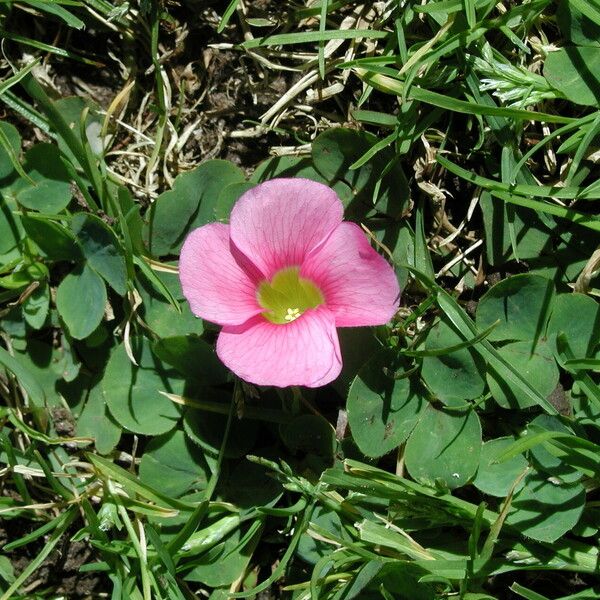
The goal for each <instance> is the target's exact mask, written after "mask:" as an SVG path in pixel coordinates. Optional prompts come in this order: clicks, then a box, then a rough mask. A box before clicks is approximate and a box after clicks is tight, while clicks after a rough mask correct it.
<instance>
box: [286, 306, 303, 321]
mask: <svg viewBox="0 0 600 600" xmlns="http://www.w3.org/2000/svg"><path fill="white" fill-rule="evenodd" d="M301 314H302V313H301V312H300V309H299V308H288V309H287V314H286V315H285V316H284V317H283V318H284V319H285V320H286V321H288V322H290V323H291V322H292V321H295V320H296V319H297V318H298V317H299V316H300V315H301Z"/></svg>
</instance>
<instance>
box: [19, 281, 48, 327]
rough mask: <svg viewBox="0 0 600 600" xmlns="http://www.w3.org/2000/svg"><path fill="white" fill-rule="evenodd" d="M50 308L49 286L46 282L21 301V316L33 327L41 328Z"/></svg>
mask: <svg viewBox="0 0 600 600" xmlns="http://www.w3.org/2000/svg"><path fill="white" fill-rule="evenodd" d="M49 310H50V287H49V286H48V283H47V282H45V281H44V282H42V283H40V285H39V287H38V288H37V289H36V290H34V291H33V293H32V294H31V295H30V296H29V297H28V298H27V300H25V302H24V303H23V317H24V318H25V320H26V321H27V323H29V325H30V326H31V327H33V328H34V329H41V328H42V327H43V326H44V323H45V322H46V319H47V318H48V312H49Z"/></svg>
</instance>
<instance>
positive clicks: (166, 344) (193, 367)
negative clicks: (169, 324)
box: [152, 335, 228, 385]
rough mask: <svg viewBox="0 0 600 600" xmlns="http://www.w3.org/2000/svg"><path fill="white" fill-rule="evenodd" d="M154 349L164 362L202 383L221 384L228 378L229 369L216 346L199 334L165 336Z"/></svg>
mask: <svg viewBox="0 0 600 600" xmlns="http://www.w3.org/2000/svg"><path fill="white" fill-rule="evenodd" d="M152 350H153V352H154V354H155V355H156V356H158V358H160V359H161V360H162V361H163V362H165V363H167V364H169V365H171V366H172V367H175V369H177V370H178V371H179V372H180V373H181V374H182V375H184V376H185V377H186V378H191V379H194V380H196V381H198V383H200V384H202V385H220V384H222V383H225V382H226V381H227V379H228V371H227V369H226V368H225V367H224V366H223V363H221V361H220V360H219V359H218V358H217V355H216V353H215V350H214V347H213V346H212V345H211V344H208V343H207V342H205V341H204V340H203V339H201V338H199V337H197V336H192V335H186V336H183V335H182V336H176V337H168V338H163V339H161V340H158V341H157V342H156V343H155V344H154V346H153V347H152Z"/></svg>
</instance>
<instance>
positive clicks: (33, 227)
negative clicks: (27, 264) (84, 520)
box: [0, 213, 83, 261]
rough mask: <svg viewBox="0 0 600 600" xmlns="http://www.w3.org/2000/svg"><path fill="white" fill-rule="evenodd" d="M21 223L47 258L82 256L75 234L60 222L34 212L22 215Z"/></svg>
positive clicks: (75, 258)
mask: <svg viewBox="0 0 600 600" xmlns="http://www.w3.org/2000/svg"><path fill="white" fill-rule="evenodd" d="M0 220H1V217H0ZM21 223H22V225H23V229H25V232H26V233H27V235H28V236H29V238H30V239H32V240H33V241H34V242H35V243H36V245H37V247H38V248H39V249H40V251H41V252H42V254H43V255H44V257H46V258H48V259H49V260H53V261H59V260H68V261H78V260H81V259H82V258H83V254H82V253H81V248H80V247H79V245H78V244H77V241H76V239H75V236H74V235H73V234H72V233H71V232H70V231H69V230H68V229H67V228H66V227H65V226H64V225H62V224H61V223H57V222H56V221H49V220H48V219H44V218H40V217H36V216H35V213H30V214H29V215H22V216H21Z"/></svg>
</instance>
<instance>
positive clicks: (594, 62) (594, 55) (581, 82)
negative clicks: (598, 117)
mask: <svg viewBox="0 0 600 600" xmlns="http://www.w3.org/2000/svg"><path fill="white" fill-rule="evenodd" d="M599 69H600V48H597V47H592V46H567V47H566V48H560V49H559V50H556V51H555V52H550V53H549V54H548V56H547V58H546V61H545V62H544V77H546V79H547V80H548V82H549V83H550V85H552V86H553V87H555V88H556V89H557V90H559V91H560V92H562V93H563V94H564V95H565V96H566V97H567V98H568V99H569V100H571V102H575V103H576V104H584V105H586V106H598V104H599V102H600V81H599V80H598V76H597V73H598V72H599Z"/></svg>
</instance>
